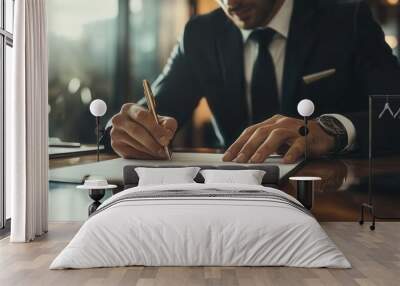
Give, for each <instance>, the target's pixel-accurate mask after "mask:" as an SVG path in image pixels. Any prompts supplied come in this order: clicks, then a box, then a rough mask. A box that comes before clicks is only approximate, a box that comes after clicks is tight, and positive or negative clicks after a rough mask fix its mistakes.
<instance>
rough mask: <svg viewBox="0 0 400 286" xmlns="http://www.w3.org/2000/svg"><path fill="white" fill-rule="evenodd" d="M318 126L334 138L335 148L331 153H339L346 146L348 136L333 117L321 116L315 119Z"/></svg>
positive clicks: (341, 125)
mask: <svg viewBox="0 0 400 286" xmlns="http://www.w3.org/2000/svg"><path fill="white" fill-rule="evenodd" d="M317 122H318V124H319V125H320V126H321V128H322V129H323V130H324V131H325V132H326V133H327V134H328V135H331V136H333V137H334V138H335V147H334V148H333V150H332V152H333V153H340V152H342V151H343V150H344V148H346V146H347V144H348V135H347V131H346V128H345V127H344V126H343V124H342V123H341V122H340V121H339V120H337V119H336V118H335V117H332V116H328V115H323V116H320V117H318V118H317Z"/></svg>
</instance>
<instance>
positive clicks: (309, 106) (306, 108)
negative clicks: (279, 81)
mask: <svg viewBox="0 0 400 286" xmlns="http://www.w3.org/2000/svg"><path fill="white" fill-rule="evenodd" d="M314 110H315V106H314V103H313V102H312V101H311V100H309V99H303V100H302V101H300V102H299V104H298V105H297V111H298V112H299V114H300V115H301V116H302V117H303V118H304V126H302V127H301V128H300V129H299V133H300V135H301V136H304V137H305V140H306V146H305V150H304V160H305V161H307V156H308V143H307V135H308V133H309V130H308V118H309V117H310V116H311V115H313V113H314Z"/></svg>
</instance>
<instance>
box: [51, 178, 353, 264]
mask: <svg viewBox="0 0 400 286" xmlns="http://www.w3.org/2000/svg"><path fill="white" fill-rule="evenodd" d="M192 194H195V195H192ZM132 265H144V266H291V267H330V268H350V267H351V266H350V263H349V262H348V261H347V259H346V258H345V257H344V255H343V254H342V252H341V251H340V250H338V248H337V247H336V245H335V244H334V243H333V242H332V241H331V240H330V238H329V237H328V236H327V234H326V233H325V232H324V230H323V229H322V228H321V226H320V225H319V223H318V222H317V221H316V220H315V218H314V217H313V216H312V215H310V214H309V213H308V212H307V210H305V209H304V208H302V207H301V205H300V203H299V202H297V201H296V200H295V199H294V198H293V197H291V196H289V195H287V194H285V193H283V192H281V191H279V190H277V189H273V188H267V187H262V186H254V185H237V184H235V185H232V184H196V183H193V184H177V185H165V186H143V187H135V188H131V189H128V190H125V191H123V192H121V193H119V194H117V195H115V196H113V197H111V198H109V199H108V200H107V201H105V202H104V203H103V204H102V205H101V206H100V208H99V210H98V211H97V212H96V213H95V214H94V215H93V216H92V217H90V218H89V219H88V221H86V222H85V224H84V225H83V226H82V228H81V229H80V230H79V232H78V233H77V234H76V236H75V237H74V238H73V240H72V241H71V242H70V243H69V244H68V246H67V247H66V248H65V249H64V250H63V251H62V252H61V254H60V255H59V256H58V257H57V258H56V259H55V260H54V261H53V263H52V264H51V266H50V269H65V268H93V267H119V266H132Z"/></svg>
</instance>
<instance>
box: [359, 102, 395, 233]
mask: <svg viewBox="0 0 400 286" xmlns="http://www.w3.org/2000/svg"><path fill="white" fill-rule="evenodd" d="M368 144H369V154H368V157H369V182H368V202H367V203H363V204H362V206H361V220H360V224H363V223H364V215H365V214H366V212H367V211H368V212H369V213H370V214H371V217H372V225H371V226H370V228H371V230H374V229H375V219H385V220H390V219H399V218H400V207H399V206H400V195H399V194H400V193H399V190H400V95H371V96H370V97H369V138H368ZM383 167H385V169H389V170H390V171H389V172H384V173H383V172H381V171H380V170H381V169H383ZM388 167H389V168H388ZM384 197H386V198H388V197H389V198H391V199H390V200H387V199H386V200H381V198H384ZM389 214H390V215H389ZM393 214H396V217H393Z"/></svg>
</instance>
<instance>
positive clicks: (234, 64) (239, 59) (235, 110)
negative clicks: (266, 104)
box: [216, 12, 248, 136]
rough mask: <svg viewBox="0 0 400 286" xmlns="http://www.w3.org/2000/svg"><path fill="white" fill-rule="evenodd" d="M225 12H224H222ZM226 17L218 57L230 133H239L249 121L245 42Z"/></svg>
mask: <svg viewBox="0 0 400 286" xmlns="http://www.w3.org/2000/svg"><path fill="white" fill-rule="evenodd" d="M222 13H223V12H222ZM223 17H224V18H225V19H224V20H225V22H224V24H223V25H222V29H221V30H220V33H219V36H218V37H217V39H216V47H217V57H218V61H219V63H218V64H219V67H220V69H221V78H222V82H223V92H222V94H223V96H224V106H225V108H226V109H225V110H226V113H225V114H224V115H225V117H227V118H230V120H231V121H230V122H229V124H228V125H229V127H228V126H227V127H228V129H229V128H231V129H232V130H229V131H228V134H235V136H236V135H237V133H238V132H237V130H243V128H244V127H245V126H246V124H247V122H248V114H247V108H246V106H247V103H246V96H245V88H244V85H245V83H244V44H243V38H242V34H241V32H240V30H239V29H238V28H237V27H236V26H234V24H233V23H232V22H231V21H230V20H229V19H228V18H227V17H226V16H225V15H224V16H223Z"/></svg>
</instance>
